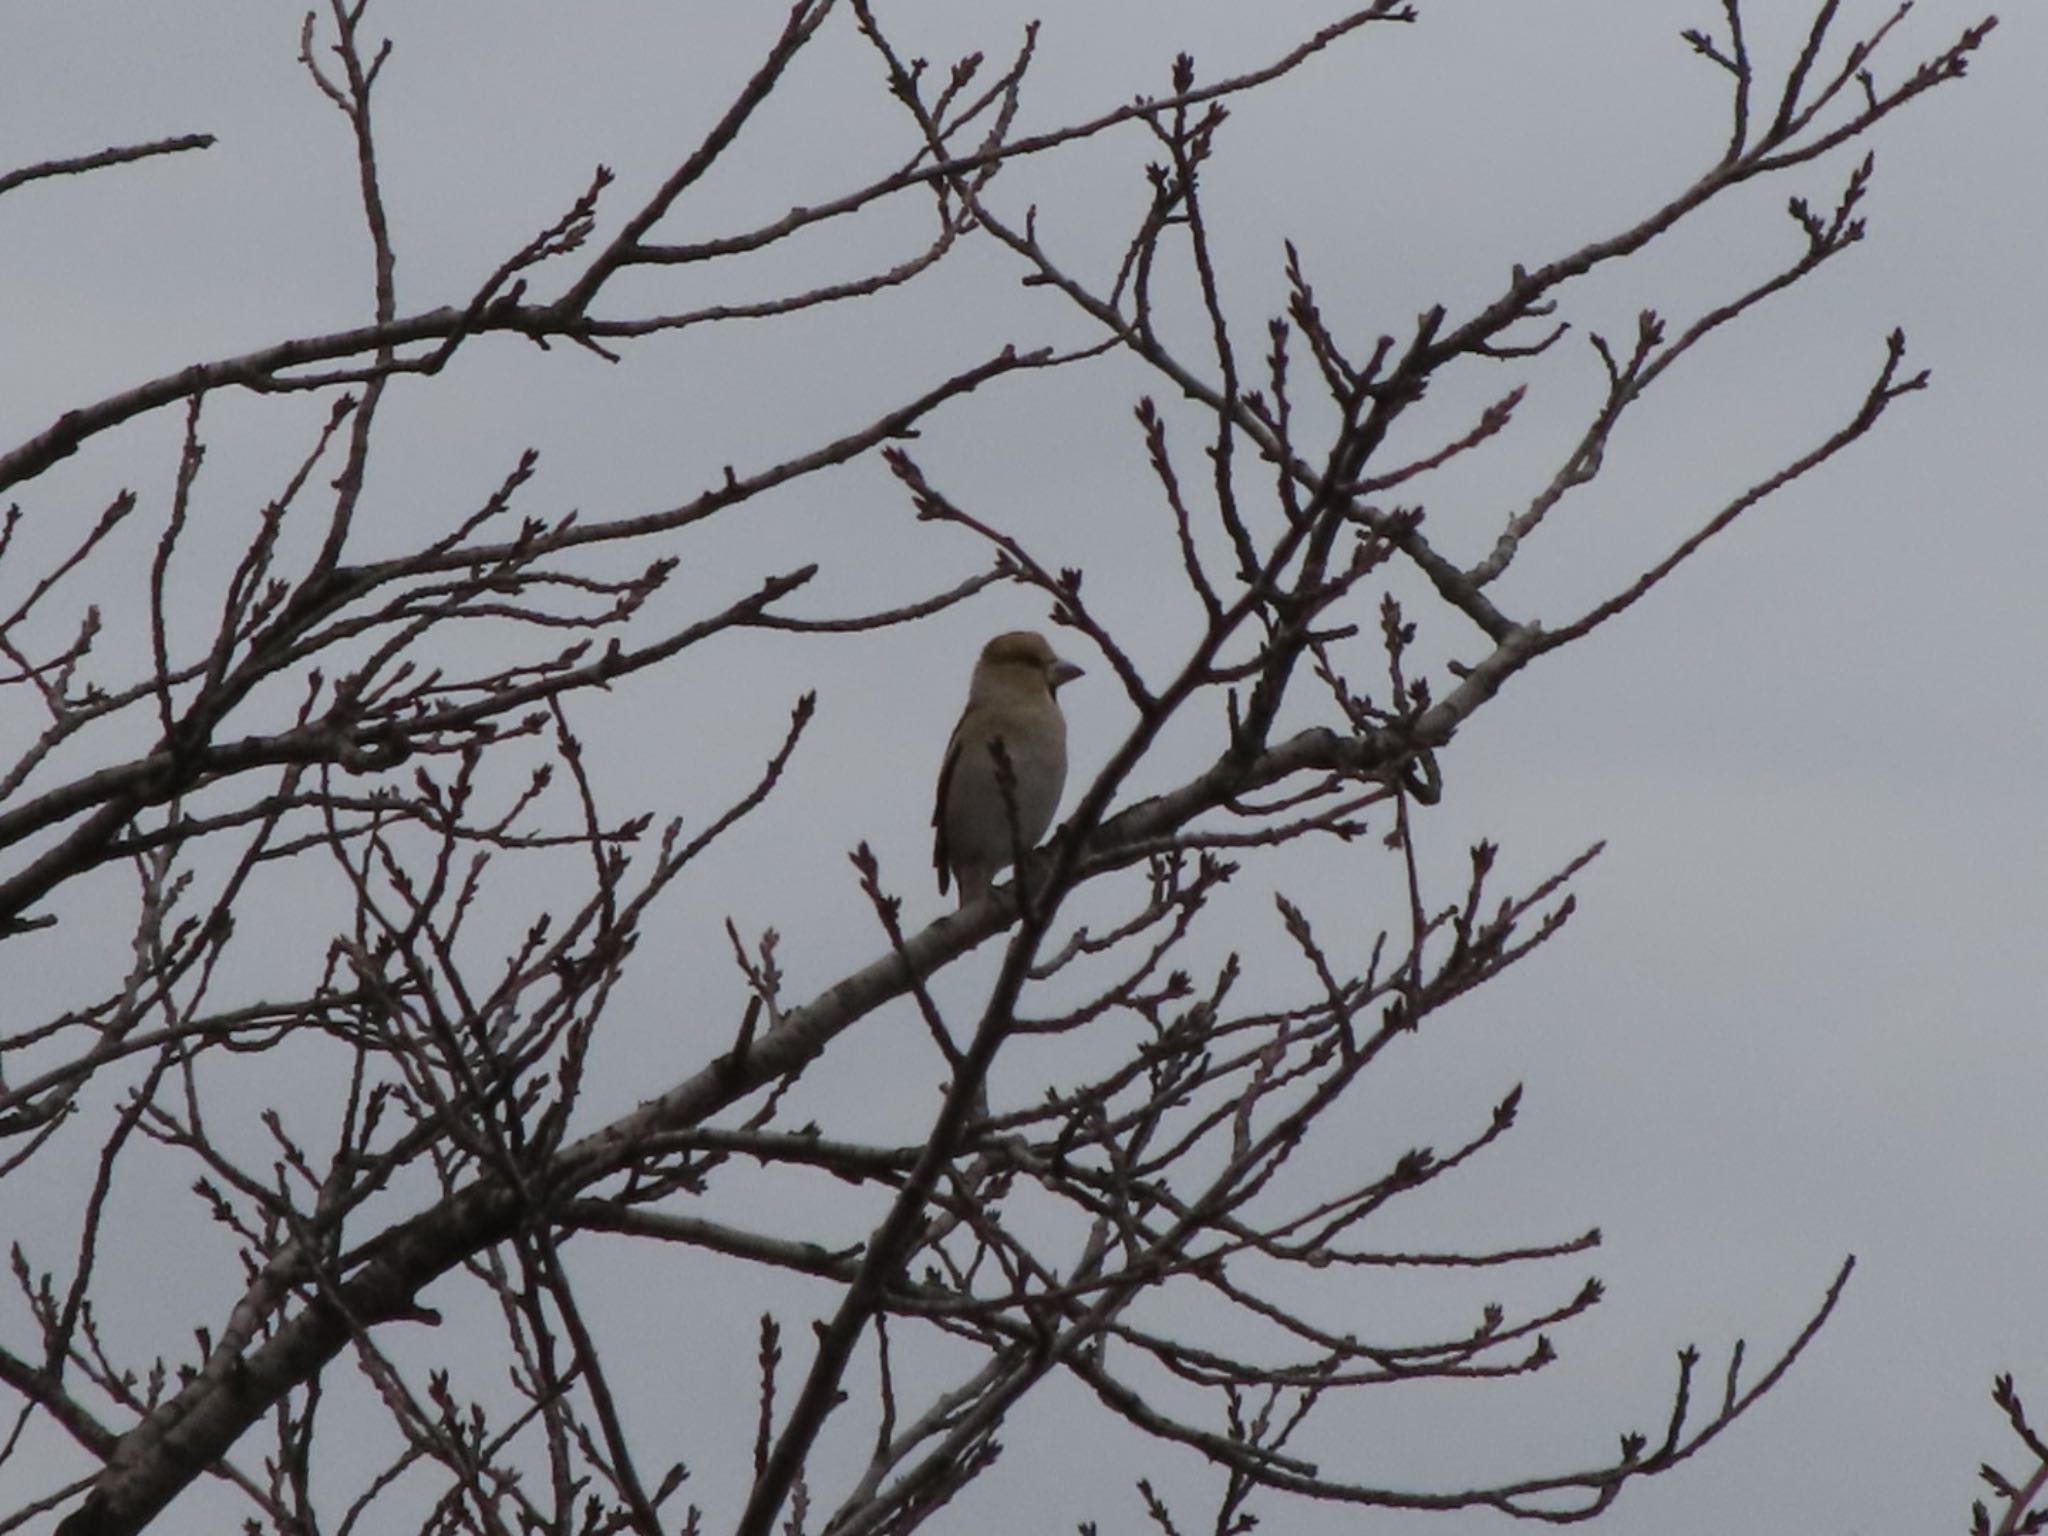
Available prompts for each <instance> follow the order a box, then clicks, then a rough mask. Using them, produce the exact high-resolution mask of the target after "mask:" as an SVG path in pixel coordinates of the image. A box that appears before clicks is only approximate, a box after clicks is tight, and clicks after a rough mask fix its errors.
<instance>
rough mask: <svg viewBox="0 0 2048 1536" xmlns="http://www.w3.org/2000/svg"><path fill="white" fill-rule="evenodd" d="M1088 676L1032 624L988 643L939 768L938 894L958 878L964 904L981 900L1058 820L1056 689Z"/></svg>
mask: <svg viewBox="0 0 2048 1536" xmlns="http://www.w3.org/2000/svg"><path fill="white" fill-rule="evenodd" d="M1080 675H1081V669H1080V668H1079V667H1077V666H1075V665H1074V664H1073V663H1072V662H1070V661H1063V660H1061V659H1060V657H1059V656H1057V655H1056V654H1054V652H1053V648H1052V647H1051V646H1050V645H1048V644H1047V643H1046V639H1045V636H1043V635H1041V634H1038V633H1036V632H1035V631H1032V630H1028V629H1019V630H1012V631H1011V632H1010V633H1009V634H1007V635H997V636H996V637H995V639H993V640H991V641H989V643H988V644H987V645H985V646H983V647H982V649H981V659H980V660H979V661H977V662H976V663H975V664H974V678H973V680H972V681H971V682H970V683H969V684H968V686H967V708H966V709H965V711H963V712H962V714H961V716H960V723H959V724H958V725H956V726H954V727H953V737H952V739H951V740H950V741H948V742H947V743H946V760H945V763H944V765H943V766H942V767H941V768H940V769H939V794H938V804H937V805H936V806H935V807H934V809H933V811H932V826H933V827H934V828H936V829H937V836H936V838H935V839H934V840H933V844H932V863H933V864H934V865H936V866H937V868H938V871H939V894H940V895H942V896H943V895H944V894H945V892H946V882H947V880H948V879H949V878H950V879H954V880H958V881H959V882H960V905H961V906H963V907H964V906H967V905H968V904H969V903H970V902H976V901H979V900H981V898H982V897H983V896H986V895H987V894H988V888H989V882H990V881H992V880H993V879H994V878H995V875H996V871H997V870H1000V869H1007V868H1008V867H1009V866H1010V865H1012V864H1014V863H1015V862H1016V856H1017V851H1018V850H1019V849H1020V848H1021V849H1026V850H1028V849H1031V848H1033V847H1036V846H1037V843H1038V840H1039V839H1040V838H1041V837H1043V836H1044V835H1045V829H1046V828H1047V827H1049V826H1051V825H1052V814H1053V812H1054V811H1055V810H1057V809H1059V803H1060V791H1061V790H1063V789H1065V788H1066V783H1067V722H1066V717H1065V716H1063V715H1062V714H1061V713H1060V706H1059V701H1058V700H1057V699H1056V698H1054V697H1053V695H1054V694H1055V693H1057V692H1058V691H1059V688H1060V686H1061V685H1062V684H1063V683H1070V682H1072V681H1073V680H1074V679H1075V678H1077V677H1079V676H1080ZM1005 765H1006V766H1005ZM1006 780H1007V781H1008V783H1007V789H1006V785H1005V781H1006Z"/></svg>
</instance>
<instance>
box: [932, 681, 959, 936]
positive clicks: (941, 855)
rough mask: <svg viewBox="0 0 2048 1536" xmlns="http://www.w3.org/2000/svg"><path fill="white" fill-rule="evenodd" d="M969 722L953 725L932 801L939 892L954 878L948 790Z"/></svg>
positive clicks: (933, 862)
mask: <svg viewBox="0 0 2048 1536" xmlns="http://www.w3.org/2000/svg"><path fill="white" fill-rule="evenodd" d="M966 723H967V717H966V716H965V715H962V716H961V717H960V725H956V726H954V727H953V734H952V735H951V736H950V737H949V738H947V741H946V760H945V762H944V763H942V764H940V766H939V792H938V796H937V798H936V799H935V800H934V801H933V802H932V867H933V868H935V869H937V870H938V872H939V894H940V895H941V896H943V895H945V894H946V886H947V883H948V882H949V881H951V880H952V878H953V861H952V858H951V850H950V849H949V848H947V847H946V791H947V790H949V789H950V788H952V785H953V769H954V768H955V767H956V766H957V765H958V764H959V762H960V727H961V726H963V725H965V724H966Z"/></svg>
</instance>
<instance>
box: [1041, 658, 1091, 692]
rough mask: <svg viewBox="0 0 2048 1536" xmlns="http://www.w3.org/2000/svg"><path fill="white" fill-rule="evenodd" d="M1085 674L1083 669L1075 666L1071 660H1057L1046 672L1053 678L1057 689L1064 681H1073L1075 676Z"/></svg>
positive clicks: (1053, 683)
mask: <svg viewBox="0 0 2048 1536" xmlns="http://www.w3.org/2000/svg"><path fill="white" fill-rule="evenodd" d="M1085 675H1086V674H1084V673H1083V672H1082V671H1081V669H1080V668H1079V667H1077V666H1075V665H1074V664H1073V663H1072V662H1071V661H1061V660H1055V661H1054V662H1053V664H1052V666H1051V668H1050V669H1049V670H1048V671H1047V673H1046V676H1047V677H1048V678H1049V679H1050V680H1051V682H1052V686H1053V688H1054V689H1055V690H1057V689H1058V688H1059V686H1060V685H1061V684H1062V683H1071V682H1072V681H1073V680H1074V679H1075V678H1077V677H1082V676H1085Z"/></svg>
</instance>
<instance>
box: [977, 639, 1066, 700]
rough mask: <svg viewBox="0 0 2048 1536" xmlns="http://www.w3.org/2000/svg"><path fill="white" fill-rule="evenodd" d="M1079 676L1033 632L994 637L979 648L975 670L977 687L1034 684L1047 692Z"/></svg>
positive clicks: (1044, 640) (1055, 689)
mask: <svg viewBox="0 0 2048 1536" xmlns="http://www.w3.org/2000/svg"><path fill="white" fill-rule="evenodd" d="M1080 675H1081V669H1080V668H1079V667H1077V666H1075V665H1074V664H1073V663H1072V662H1071V661H1067V660H1065V659H1063V658H1062V657H1061V656H1060V655H1059V654H1058V653H1057V652H1056V651H1054V650H1053V648H1052V646H1051V645H1050V644H1048V643H1047V641H1046V638H1045V636H1043V635H1041V634H1040V633H1039V632H1038V631H1037V630H1035V629H1013V630H1011V631H1010V632H1009V633H1008V634H1006V635H997V636H996V637H995V639H993V640H991V641H989V643H988V644H987V645H985V646H983V647H982V648H981V660H980V661H978V662H976V663H975V667H974V679H975V682H976V684H977V685H980V684H981V683H982V682H983V681H984V680H986V681H987V682H989V683H993V684H996V685H997V686H1002V687H1015V686H1018V685H1020V684H1033V685H1042V686H1044V688H1045V689H1046V690H1047V691H1048V692H1057V691H1058V690H1059V688H1060V686H1061V685H1062V684H1064V683H1071V682H1072V681H1073V680H1074V679H1075V678H1077V677H1079V676H1080Z"/></svg>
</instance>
